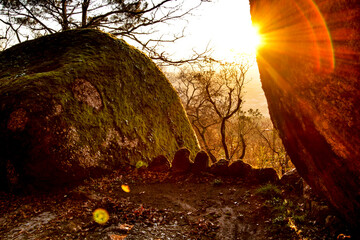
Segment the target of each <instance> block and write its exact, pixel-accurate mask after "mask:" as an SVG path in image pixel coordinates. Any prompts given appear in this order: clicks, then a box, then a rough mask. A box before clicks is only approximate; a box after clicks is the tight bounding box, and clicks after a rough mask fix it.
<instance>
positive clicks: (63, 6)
mask: <svg viewBox="0 0 360 240" xmlns="http://www.w3.org/2000/svg"><path fill="white" fill-rule="evenodd" d="M61 10H62V16H61V17H62V20H63V22H62V30H63V31H65V30H68V29H69V22H68V19H67V13H66V0H62V1H61Z"/></svg>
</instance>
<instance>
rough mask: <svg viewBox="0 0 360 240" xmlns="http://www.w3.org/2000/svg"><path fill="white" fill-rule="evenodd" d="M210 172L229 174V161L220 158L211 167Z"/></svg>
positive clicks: (219, 174) (221, 174)
mask: <svg viewBox="0 0 360 240" xmlns="http://www.w3.org/2000/svg"><path fill="white" fill-rule="evenodd" d="M210 172H211V173H212V174H215V175H218V176H229V161H228V160H226V159H220V160H219V161H217V162H216V163H214V164H213V165H211V167H210Z"/></svg>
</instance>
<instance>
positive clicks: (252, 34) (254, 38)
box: [249, 25, 264, 51]
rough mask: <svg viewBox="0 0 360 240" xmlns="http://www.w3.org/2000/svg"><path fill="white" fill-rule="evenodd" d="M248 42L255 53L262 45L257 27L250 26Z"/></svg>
mask: <svg viewBox="0 0 360 240" xmlns="http://www.w3.org/2000/svg"><path fill="white" fill-rule="evenodd" d="M249 41H251V43H249V44H251V45H252V48H253V49H255V51H256V50H257V49H258V48H259V47H260V46H261V45H262V44H263V43H264V41H263V39H262V36H261V34H260V32H259V27H258V26H254V25H253V26H251V28H250V29H249Z"/></svg>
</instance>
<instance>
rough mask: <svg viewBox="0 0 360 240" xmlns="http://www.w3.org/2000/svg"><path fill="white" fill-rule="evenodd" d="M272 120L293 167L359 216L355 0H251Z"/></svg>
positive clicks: (359, 29)
mask: <svg viewBox="0 0 360 240" xmlns="http://www.w3.org/2000/svg"><path fill="white" fill-rule="evenodd" d="M250 5H251V15H252V20H253V23H255V24H257V25H258V26H259V27H260V31H261V33H262V35H263V37H264V39H265V43H264V44H263V45H262V46H261V47H260V49H259V50H258V53H257V62H258V66H259V70H260V77H261V81H262V86H263V89H264V91H265V95H266V98H267V100H268V104H269V111H270V115H271V118H272V121H273V123H274V124H275V127H276V128H277V129H278V130H279V132H280V136H281V138H282V140H283V143H284V145H285V147H286V149H287V151H288V153H289V155H290V156H291V159H292V161H293V163H294V164H295V166H296V168H297V170H298V172H299V174H300V175H301V176H302V177H303V178H304V179H305V180H306V182H307V183H309V185H310V186H311V187H312V188H314V189H315V190H316V191H317V192H319V193H321V194H322V195H323V196H325V197H326V198H327V199H328V200H329V202H330V203H331V204H332V205H334V206H335V207H336V208H337V209H338V210H339V211H340V212H341V213H342V214H343V215H344V216H345V217H346V218H347V219H348V220H349V221H350V222H352V223H353V224H354V225H356V224H359V221H358V220H359V219H360V107H359V106H360V91H359V90H360V14H359V13H360V2H359V1H358V0H347V1H345V0H314V1H310V0H302V1H288V0H250Z"/></svg>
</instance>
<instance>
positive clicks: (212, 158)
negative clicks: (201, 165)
mask: <svg viewBox="0 0 360 240" xmlns="http://www.w3.org/2000/svg"><path fill="white" fill-rule="evenodd" d="M199 135H200V137H201V140H202V141H203V143H204V147H205V150H206V152H207V154H208V155H209V157H210V160H211V163H215V162H216V157H215V156H214V155H213V154H212V153H211V150H210V148H209V146H208V144H207V142H206V138H205V134H204V132H200V131H199Z"/></svg>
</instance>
